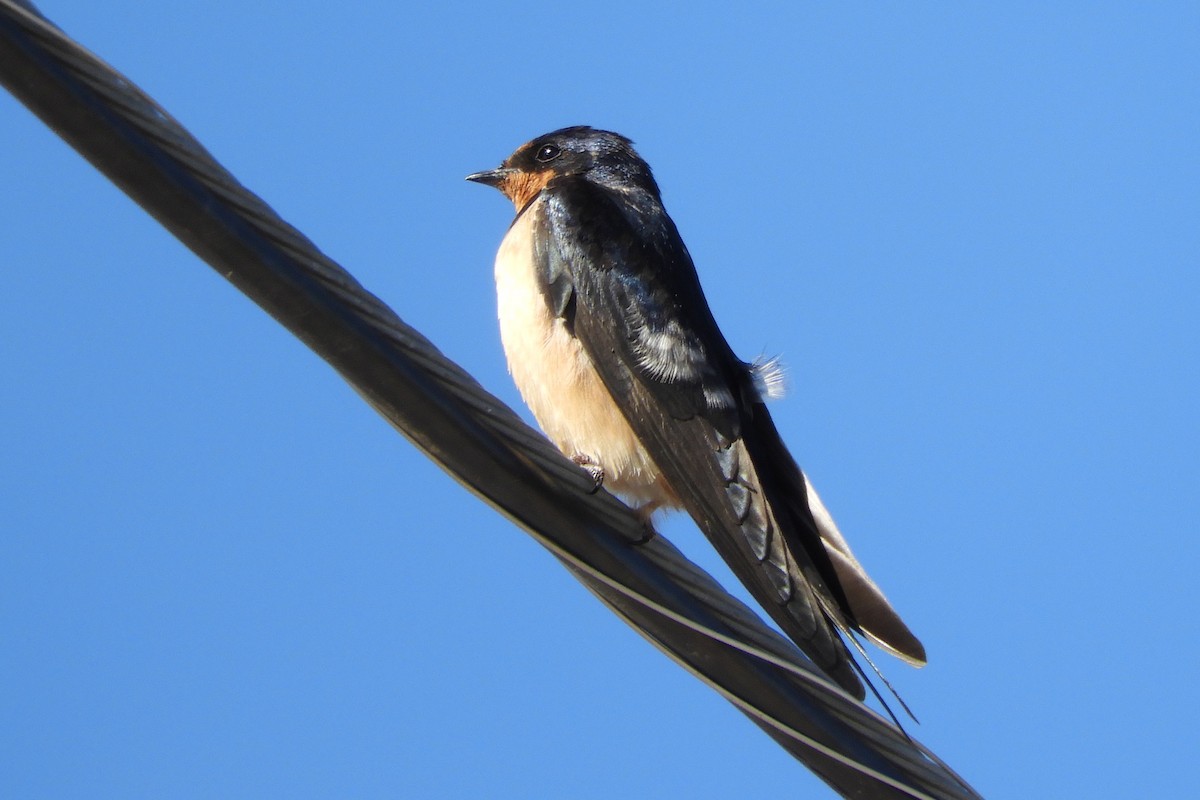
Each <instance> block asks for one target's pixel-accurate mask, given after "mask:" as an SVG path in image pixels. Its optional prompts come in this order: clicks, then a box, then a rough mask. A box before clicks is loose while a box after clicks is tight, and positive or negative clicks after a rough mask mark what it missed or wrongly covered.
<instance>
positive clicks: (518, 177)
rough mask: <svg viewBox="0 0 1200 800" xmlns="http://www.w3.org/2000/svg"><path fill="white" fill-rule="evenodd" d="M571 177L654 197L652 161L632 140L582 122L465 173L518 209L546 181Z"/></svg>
mask: <svg viewBox="0 0 1200 800" xmlns="http://www.w3.org/2000/svg"><path fill="white" fill-rule="evenodd" d="M572 175H578V176H582V177H584V178H586V179H588V180H590V181H593V182H594V183H598V184H600V185H602V186H605V187H607V188H609V189H615V190H618V191H629V190H642V191H649V192H651V193H652V194H653V195H654V196H655V197H658V186H657V185H656V184H655V183H654V177H653V175H651V173H650V165H649V164H647V163H646V162H645V161H643V160H642V158H641V156H639V155H638V154H637V152H636V151H635V150H634V149H633V142H631V141H630V140H629V139H626V138H625V137H624V136H621V135H620V134H619V133H612V132H611V131H601V130H597V129H595V128H589V127H587V126H586V125H578V126H575V127H572V128H562V129H560V130H557V131H553V132H551V133H547V134H545V135H544V136H539V137H538V138H536V139H533V140H532V141H530V142H527V143H525V144H523V145H521V146H520V147H519V148H517V150H516V152H514V153H513V154H512V155H511V156H509V157H508V158H506V159H505V160H504V163H503V164H501V165H500V166H499V167H497V168H496V169H491V170H486V171H484V172H476V173H474V174H472V175H468V176H467V180H469V181H475V182H476V183H484V184H487V185H488V186H494V187H496V188H497V189H499V190H500V191H501V192H503V193H504V195H505V196H506V197H507V198H508V199H510V200H512V201H513V205H515V206H516V207H517V210H520V209H522V208H524V207H525V206H526V205H528V204H529V202H530V201H531V200H533V199H534V198H535V197H537V195H538V193H539V192H541V191H542V189H544V188H546V185H547V184H548V183H550V181H552V180H554V179H555V178H559V177H565V176H572Z"/></svg>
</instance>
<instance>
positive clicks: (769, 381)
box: [750, 356, 787, 402]
mask: <svg viewBox="0 0 1200 800" xmlns="http://www.w3.org/2000/svg"><path fill="white" fill-rule="evenodd" d="M750 377H751V378H753V379H754V388H755V389H756V390H757V391H758V396H759V397H760V398H761V399H762V400H763V401H764V402H766V401H768V400H778V399H779V398H781V397H783V396H784V395H785V394H787V375H786V374H785V371H784V368H783V361H782V360H781V359H780V358H779V356H771V357H770V358H767V357H766V356H759V357H758V358H756V359H754V363H753V364H751V365H750Z"/></svg>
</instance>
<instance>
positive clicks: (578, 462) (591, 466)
mask: <svg viewBox="0 0 1200 800" xmlns="http://www.w3.org/2000/svg"><path fill="white" fill-rule="evenodd" d="M571 460H572V461H573V462H575V466H577V467H579V468H580V469H582V470H583V471H584V472H586V473H587V474H588V476H589V477H590V478H591V479H592V484H593V486H592V491H591V494H595V493H596V492H598V491H600V487H601V486H603V485H604V467H602V466H600V465H599V464H597V463H596V462H595V461H593V460H592V457H591V456H589V455H588V454H586V453H576V454H575V455H573V456H571Z"/></svg>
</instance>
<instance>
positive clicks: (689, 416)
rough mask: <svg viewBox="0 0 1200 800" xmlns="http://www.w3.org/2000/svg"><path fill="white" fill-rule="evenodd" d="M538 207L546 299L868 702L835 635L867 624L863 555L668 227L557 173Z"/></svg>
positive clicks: (727, 550)
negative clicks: (785, 434)
mask: <svg viewBox="0 0 1200 800" xmlns="http://www.w3.org/2000/svg"><path fill="white" fill-rule="evenodd" d="M529 210H530V211H532V212H534V213H536V214H537V216H536V218H535V220H534V226H535V242H536V245H535V253H534V256H535V260H536V261H537V263H538V266H539V268H540V270H541V272H542V276H543V279H544V284H543V285H544V289H545V293H546V299H547V302H548V303H549V304H550V307H551V309H552V310H553V311H554V313H556V314H557V315H558V316H560V317H561V318H563V319H564V320H565V321H566V323H567V325H568V327H569V329H570V330H571V331H572V333H573V335H575V336H576V337H577V338H578V339H579V341H580V342H581V344H582V345H583V347H584V349H585V350H586V351H587V353H588V355H589V356H590V357H591V360H592V362H593V364H594V366H595V368H596V370H597V372H598V373H599V374H600V376H601V378H602V380H603V381H604V383H605V385H606V386H607V387H608V389H609V392H610V393H611V394H612V396H613V398H614V400H615V401H616V403H617V405H618V406H619V407H620V408H621V410H622V411H623V412H624V414H625V417H626V418H627V419H628V420H629V423H630V425H631V426H632V427H633V429H634V431H635V432H636V433H637V435H638V437H639V439H640V440H641V442H642V444H643V446H644V447H645V448H646V449H647V451H648V452H649V453H650V455H651V457H652V458H653V459H654V461H655V463H656V464H657V465H658V467H659V469H661V470H662V471H663V473H664V475H665V476H666V478H667V481H668V482H669V483H670V485H671V487H672V488H673V489H674V490H675V492H676V494H678V496H679V498H680V500H681V501H682V502H683V504H684V506H685V507H686V508H687V510H688V512H689V513H690V514H691V515H692V517H693V518H694V519H695V520H696V522H697V524H698V525H699V526H700V528H701V529H702V530H703V531H704V532H705V534H706V535H707V536H708V538H709V539H710V540H711V541H712V542H713V544H714V546H715V547H716V548H717V550H718V552H719V553H720V554H721V556H722V557H723V558H724V559H725V560H726V562H728V563H729V565H730V567H731V568H732V569H733V571H734V573H735V574H736V575H737V577H738V578H739V580H741V581H742V582H743V583H744V584H745V585H746V586H747V588H749V590H750V591H751V593H752V594H753V595H754V597H755V599H756V600H758V602H759V603H760V604H761V605H762V606H763V608H764V609H766V610H767V612H768V613H770V615H771V616H772V617H773V618H774V619H775V620H776V621H777V622H778V623H779V625H780V626H781V627H782V628H783V629H784V631H785V632H786V633H787V634H788V635H789V636H791V637H792V639H793V640H795V641H796V643H797V644H798V645H800V646H801V648H802V649H804V651H805V652H806V653H808V655H809V656H810V657H811V658H812V659H813V660H814V661H815V662H816V663H817V664H818V665H819V666H820V667H821V668H822V669H824V670H825V671H826V672H827V673H829V674H830V675H831V676H832V677H834V679H835V680H837V681H838V683H839V684H841V685H842V686H843V688H845V689H846V690H847V691H850V692H851V693H852V694H855V695H857V696H859V697H861V696H862V694H863V690H862V685H861V683H860V681H859V679H858V677H857V675H856V673H855V666H854V665H853V663H852V658H851V657H850V655H849V653H848V651H847V650H846V647H845V644H844V643H843V642H842V640H841V638H840V637H839V635H838V633H837V629H838V628H841V629H843V630H848V629H849V628H851V627H854V628H857V627H859V623H858V622H856V617H855V616H854V615H853V613H852V612H853V609H854V607H855V604H854V603H853V602H851V601H850V600H849V599H848V598H847V596H846V593H845V591H844V588H843V583H844V581H843V580H840V578H841V576H842V574H843V572H845V573H846V574H847V576H848V577H853V576H854V575H855V574H861V575H862V578H863V579H865V581H866V584H865V585H866V586H868V587H870V588H872V589H874V584H873V583H871V582H870V580H869V578H866V576H865V573H862V570H861V568H860V567H857V564H858V562H857V561H854V560H853V556H849V561H847V560H846V559H844V558H843V559H839V558H838V553H840V552H841V551H842V550H844V552H845V553H846V554H849V550H848V548H840V549H839V548H838V547H837V546H836V545H837V544H839V543H840V544H841V545H844V540H842V539H841V536H840V534H836V528H833V529H832V530H833V531H834V533H835V534H836V541H835V542H834V545H833V546H832V549H827V544H826V541H825V538H824V537H823V536H822V531H821V530H820V528H819V526H818V524H817V523H816V521H815V520H814V516H813V514H812V513H811V512H810V511H809V509H808V494H807V488H806V483H805V481H804V478H803V476H802V474H801V472H800V470H799V468H798V467H796V465H795V462H794V461H793V460H792V459H791V456H790V455H788V454H787V450H786V447H785V446H784V445H783V443H782V441H781V440H780V438H779V435H778V433H777V432H776V430H775V427H774V424H773V422H772V421H771V419H770V416H769V414H768V413H767V411H766V407H765V406H764V405H763V403H762V402H761V400H760V398H759V397H758V394H757V391H756V390H755V388H754V386H753V381H752V379H751V376H750V372H749V369H748V368H747V365H745V364H744V363H743V362H741V361H740V360H738V359H737V358H736V357H735V356H734V355H733V353H732V351H731V350H730V348H729V346H728V344H727V343H726V342H725V339H724V337H723V336H722V335H721V333H720V331H719V329H718V328H717V326H716V323H715V321H714V320H713V319H712V315H711V312H710V311H709V309H708V304H707V302H706V301H705V299H704V296H703V293H702V291H701V289H700V285H699V281H698V279H697V277H696V273H695V268H694V266H693V265H692V262H691V259H690V257H689V256H688V254H687V250H686V248H685V247H684V245H683V242H682V241H681V240H680V238H679V234H678V232H677V231H676V230H675V228H674V225H673V224H672V223H671V221H670V219H669V218H668V217H667V216H666V215H665V213H662V212H661V211H659V213H657V214H654V213H643V212H642V211H639V210H638V208H637V206H636V205H628V204H624V203H619V202H616V201H614V200H613V199H612V198H611V197H610V196H609V195H608V194H607V193H606V192H605V191H604V190H602V189H600V188H599V187H597V186H595V185H593V184H591V183H589V182H588V181H586V180H584V179H582V178H560V179H556V180H555V181H553V182H552V183H551V184H550V185H549V186H548V187H547V188H546V190H545V191H544V192H543V193H542V196H541V199H540V201H539V202H538V204H537V207H536V208H531V209H529ZM780 461H782V464H779V462H780ZM777 465H778V466H780V467H781V468H780V469H776V467H777ZM822 510H823V507H822ZM826 516H828V515H827V514H826ZM830 522H831V523H832V521H830ZM843 562H844V563H843ZM847 564H849V565H852V567H856V568H857V570H855V569H852V568H851V569H847ZM849 583H850V585H851V586H852V587H854V588H855V589H857V588H859V587H858V586H857V585H856V584H855V582H854V581H850V582H849ZM874 591H875V593H876V594H878V597H879V598H882V594H881V593H878V590H877V589H874ZM883 602H884V605H885V606H886V601H883ZM875 605H877V603H872V604H871V607H872V608H874V606H875ZM887 608H888V610H889V611H890V606H888V607H887ZM891 617H894V618H895V620H896V621H897V622H898V620H899V618H898V617H896V616H895V613H894V612H891ZM889 619H890V618H889ZM899 624H900V626H901V628H903V623H899ZM904 631H905V632H907V628H904ZM908 636H909V637H910V638H911V634H908ZM873 638H874V637H873ZM912 641H913V642H915V641H916V640H915V638H914V639H912ZM918 646H919V644H918ZM893 649H896V650H901V651H904V650H905V649H911V648H906V647H905V646H893ZM922 656H923V653H922Z"/></svg>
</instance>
